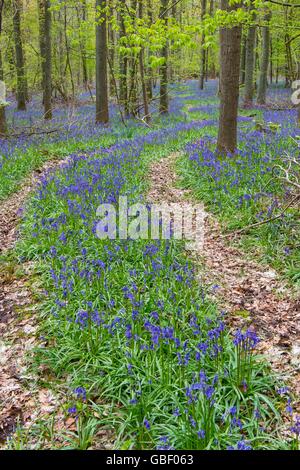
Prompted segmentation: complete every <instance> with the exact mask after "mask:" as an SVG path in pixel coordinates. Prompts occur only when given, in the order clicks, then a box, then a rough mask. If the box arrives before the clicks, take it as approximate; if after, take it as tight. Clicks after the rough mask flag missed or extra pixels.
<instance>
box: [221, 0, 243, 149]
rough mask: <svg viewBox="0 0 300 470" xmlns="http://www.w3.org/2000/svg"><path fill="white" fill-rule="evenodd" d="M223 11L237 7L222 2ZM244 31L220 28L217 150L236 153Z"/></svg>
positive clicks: (227, 2)
mask: <svg viewBox="0 0 300 470" xmlns="http://www.w3.org/2000/svg"><path fill="white" fill-rule="evenodd" d="M221 8H222V10H227V11H232V10H234V9H236V8H237V6H236V5H234V6H233V5H229V0H221ZM241 36H242V28H241V27H240V26H235V27H233V28H221V29H220V100H221V101H220V117H219V132H218V143H217V149H218V150H219V151H220V152H222V153H223V152H234V151H235V149H236V145H237V115H238V102H239V73H240V55H241Z"/></svg>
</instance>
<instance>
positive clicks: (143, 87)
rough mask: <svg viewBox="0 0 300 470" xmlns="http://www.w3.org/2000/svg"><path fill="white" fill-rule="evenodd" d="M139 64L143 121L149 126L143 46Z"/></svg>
mask: <svg viewBox="0 0 300 470" xmlns="http://www.w3.org/2000/svg"><path fill="white" fill-rule="evenodd" d="M139 18H140V19H142V18H143V0H139ZM139 62H140V75H141V83H142V93H143V105H144V114H145V121H146V123H148V124H149V122H150V121H151V116H150V112H149V105H148V93H147V85H146V81H145V66H144V47H143V46H141V51H140V57H139Z"/></svg>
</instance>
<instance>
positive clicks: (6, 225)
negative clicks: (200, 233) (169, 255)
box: [0, 153, 300, 448]
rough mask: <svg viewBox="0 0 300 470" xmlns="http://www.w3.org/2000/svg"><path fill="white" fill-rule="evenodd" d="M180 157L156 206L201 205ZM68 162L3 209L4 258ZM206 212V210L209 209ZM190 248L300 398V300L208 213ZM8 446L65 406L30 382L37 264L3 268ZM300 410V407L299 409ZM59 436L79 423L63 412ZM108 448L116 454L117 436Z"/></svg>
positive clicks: (157, 176)
mask: <svg viewBox="0 0 300 470" xmlns="http://www.w3.org/2000/svg"><path fill="white" fill-rule="evenodd" d="M178 157H179V154H178V153H174V154H171V155H170V156H169V157H167V158H163V159H162V160H161V161H159V162H155V163H154V164H153V165H152V166H151V167H150V173H149V183H150V189H149V192H148V198H147V199H148V200H149V202H156V203H158V202H160V203H162V202H172V203H179V204H184V203H187V202H194V203H196V201H193V197H192V195H191V193H190V191H188V190H183V189H180V187H179V181H178V177H177V175H176V171H175V163H176V159H177V158H178ZM67 161H68V159H66V160H62V161H61V160H60V161H49V162H47V163H46V164H45V165H44V166H43V167H42V168H41V170H39V171H36V172H34V173H33V174H32V175H31V177H29V178H27V179H26V180H25V182H24V183H23V184H22V187H21V189H20V190H19V191H18V192H17V193H15V194H14V195H12V196H11V197H9V198H8V199H7V200H5V201H4V202H2V203H0V236H1V249H0V253H1V254H5V253H7V252H9V250H10V249H11V248H13V246H14V244H15V242H16V240H17V235H18V231H17V228H18V224H19V222H20V217H21V214H22V210H23V207H24V204H25V203H26V199H27V198H28V196H29V194H30V193H31V192H32V191H33V190H34V189H35V188H36V187H37V185H38V182H39V181H40V180H41V179H43V178H44V177H45V176H46V175H47V173H48V172H49V171H51V170H53V169H55V168H57V167H59V166H61V165H63V164H64V163H66V162H67ZM203 210H204V209H203ZM186 250H187V252H188V254H189V256H191V257H192V259H193V261H194V262H195V264H196V266H197V267H198V276H199V282H200V283H201V284H203V285H208V286H211V296H212V297H213V298H214V299H215V300H216V301H217V302H218V303H219V305H220V308H222V309H226V311H227V312H228V314H227V315H226V319H227V323H228V324H229V325H230V326H231V327H232V328H236V327H243V326H249V325H252V327H253V328H255V330H256V331H257V333H258V334H259V336H260V337H261V338H262V341H261V343H260V345H259V350H260V351H261V352H262V353H263V354H265V355H266V356H267V358H268V359H269V361H270V363H271V366H272V368H273V370H275V371H276V372H279V373H280V375H281V376H282V377H283V379H285V380H287V382H288V383H289V384H290V387H291V389H292V391H293V392H294V394H295V395H296V396H298V397H299V396H300V326H299V325H300V302H299V300H297V295H296V293H295V292H293V291H292V289H291V288H290V287H288V286H287V285H285V284H284V282H283V281H282V280H280V278H279V276H278V274H277V273H276V272H275V271H274V270H272V269H268V268H263V267H262V266H261V265H258V264H256V263H255V262H254V261H252V260H250V259H248V258H247V257H246V256H245V254H244V253H242V252H240V251H239V250H238V249H237V248H235V247H233V246H232V245H230V243H228V240H227V241H226V239H224V238H223V237H222V236H221V229H220V227H219V225H218V223H217V221H216V220H215V219H214V218H213V217H212V216H210V215H209V214H207V217H206V221H205V238H204V245H203V246H200V245H199V246H197V244H192V245H191V244H190V243H189V244H187V245H186ZM0 268H1V270H0V365H1V369H0V397H1V408H0V409H1V414H0V447H1V444H2V445H3V444H4V443H5V440H6V438H7V436H9V435H10V434H11V432H12V431H13V429H14V428H15V426H16V423H17V422H18V421H19V422H20V423H22V424H25V425H26V426H27V427H28V426H30V424H32V423H33V422H35V421H36V420H37V419H38V418H41V417H45V416H49V414H52V413H54V412H56V410H57V411H58V409H59V403H60V400H59V399H58V397H56V396H55V395H54V394H53V393H52V391H50V390H48V389H47V388H40V387H39V386H38V385H37V379H36V377H33V376H28V375H27V374H28V372H27V368H26V361H25V354H28V353H30V351H31V350H32V349H33V348H34V347H36V346H37V345H38V344H42V340H41V338H39V336H38V325H37V321H36V315H35V312H36V311H37V309H38V305H39V297H40V296H41V286H39V285H38V281H37V283H36V284H35V282H36V281H34V282H33V277H32V275H33V270H34V264H33V263H25V264H21V265H16V266H15V265H13V264H12V263H10V262H9V261H5V262H4V263H2V265H1V266H0ZM295 409H296V410H297V411H300V402H298V403H296V404H295ZM57 418H58V419H57V423H56V430H58V431H59V430H60V429H65V428H66V425H67V429H70V430H72V429H74V420H73V418H70V419H69V420H68V423H66V422H65V420H64V417H63V415H62V414H61V413H60V412H59V411H58V414H57ZM104 440H107V441H108V444H107V446H105V448H110V447H111V443H109V437H107V438H106V439H105V438H104Z"/></svg>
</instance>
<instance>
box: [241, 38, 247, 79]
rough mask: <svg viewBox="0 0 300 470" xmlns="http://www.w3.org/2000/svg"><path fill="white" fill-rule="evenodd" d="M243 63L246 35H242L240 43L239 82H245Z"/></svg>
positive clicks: (244, 63) (244, 60)
mask: <svg viewBox="0 0 300 470" xmlns="http://www.w3.org/2000/svg"><path fill="white" fill-rule="evenodd" d="M245 65H246V36H245V35H244V36H242V43H241V64H240V84H241V85H244V84H245Z"/></svg>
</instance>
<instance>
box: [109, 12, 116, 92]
mask: <svg viewBox="0 0 300 470" xmlns="http://www.w3.org/2000/svg"><path fill="white" fill-rule="evenodd" d="M114 10H115V9H114V6H111V7H110V17H111V18H113V17H114ZM115 42H116V41H115V31H114V29H113V26H112V24H111V23H110V22H109V23H108V43H109V44H108V56H109V63H110V65H111V68H112V71H111V72H112V73H109V74H108V76H109V90H110V95H111V96H113V95H114V94H115V92H116V90H115V82H114V76H113V75H114V74H113V71H114V69H115Z"/></svg>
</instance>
